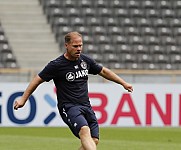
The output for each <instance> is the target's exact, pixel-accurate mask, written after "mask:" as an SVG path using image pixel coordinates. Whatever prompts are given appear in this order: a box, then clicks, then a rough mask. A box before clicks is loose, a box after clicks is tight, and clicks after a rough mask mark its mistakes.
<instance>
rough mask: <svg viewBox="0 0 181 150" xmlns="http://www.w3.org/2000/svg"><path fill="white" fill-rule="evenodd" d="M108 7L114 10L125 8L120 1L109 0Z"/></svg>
mask: <svg viewBox="0 0 181 150" xmlns="http://www.w3.org/2000/svg"><path fill="white" fill-rule="evenodd" d="M109 5H110V7H111V8H112V9H115V8H124V7H125V2H124V1H120V0H111V1H109Z"/></svg>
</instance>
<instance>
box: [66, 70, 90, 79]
mask: <svg viewBox="0 0 181 150" xmlns="http://www.w3.org/2000/svg"><path fill="white" fill-rule="evenodd" d="M85 76H88V70H87V69H85V70H79V71H76V72H75V73H73V72H68V73H67V74H66V79H67V81H70V82H71V81H74V80H75V79H78V78H81V77H85Z"/></svg>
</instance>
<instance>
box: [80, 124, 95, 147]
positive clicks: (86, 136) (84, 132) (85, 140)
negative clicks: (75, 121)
mask: <svg viewBox="0 0 181 150" xmlns="http://www.w3.org/2000/svg"><path fill="white" fill-rule="evenodd" d="M79 137H80V140H81V144H82V148H83V149H84V150H96V144H95V142H94V140H93V139H92V137H91V134H90V128H89V127H88V126H83V127H81V129H80V132H79Z"/></svg>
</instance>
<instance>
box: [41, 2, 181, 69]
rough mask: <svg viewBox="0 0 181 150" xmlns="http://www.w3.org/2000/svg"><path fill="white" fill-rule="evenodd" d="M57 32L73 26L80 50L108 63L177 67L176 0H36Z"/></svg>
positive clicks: (180, 25)
mask: <svg viewBox="0 0 181 150" xmlns="http://www.w3.org/2000/svg"><path fill="white" fill-rule="evenodd" d="M40 4H41V5H42V7H43V10H44V13H45V15H46V16H47V20H48V22H49V23H50V25H51V27H52V31H53V32H54V34H55V35H56V40H57V42H58V43H59V46H60V50H62V49H63V41H62V36H63V35H64V34H65V33H66V32H67V31H72V30H76V31H79V32H81V33H82V34H83V35H84V50H85V51H84V52H85V53H89V54H90V55H91V56H92V57H93V58H95V59H96V60H97V61H98V62H100V63H102V64H104V65H106V66H109V67H110V68H112V69H114V68H115V69H158V70H160V69H163V70H164V69H167V70H171V69H180V67H179V65H178V64H179V63H180V60H181V59H180V58H181V50H180V47H181V42H180V36H181V21H180V20H179V17H180V16H181V11H180V8H181V2H180V1H179V0H172V1H170V0H160V1H157V0H145V1H140V0H139V1H138V0H111V1H110V0H96V1H89V0H77V1H76V2H75V1H74V0H61V1H60V0H40Z"/></svg>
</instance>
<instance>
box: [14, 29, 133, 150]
mask: <svg viewBox="0 0 181 150" xmlns="http://www.w3.org/2000/svg"><path fill="white" fill-rule="evenodd" d="M65 48H66V52H65V53H64V54H63V55H61V56H59V57H58V58H56V59H55V60H53V61H51V62H49V63H48V64H47V65H46V66H45V68H44V69H43V70H42V71H41V72H40V73H39V74H38V75H37V76H36V77H35V78H34V79H33V80H32V81H31V82H30V84H29V85H28V87H27V89H26V90H25V92H24V94H23V95H22V97H21V98H20V99H18V100H17V101H15V103H14V109H16V110H17V109H18V108H21V107H23V106H24V105H25V103H26V101H27V100H28V98H29V97H30V95H31V94H32V93H33V92H34V91H35V89H36V88H37V87H38V86H39V85H40V84H41V83H43V82H44V81H46V82H48V81H50V80H53V81H54V84H55V86H56V89H57V101H58V110H59V113H60V115H61V117H62V119H63V121H64V122H65V123H66V124H67V125H68V126H69V128H70V130H71V131H72V133H73V134H74V135H75V136H76V137H78V138H79V139H80V141H81V147H80V148H79V150H96V145H97V144H98V142H99V126H98V122H97V119H96V116H95V113H94V111H93V110H92V107H91V105H90V100H89V97H88V74H94V75H96V74H99V75H100V76H102V77H104V78H106V79H108V80H110V81H113V82H115V83H117V84H120V85H122V86H123V87H124V88H125V89H126V90H127V91H128V92H132V91H133V87H132V85H130V84H129V83H127V82H125V81H124V80H123V79H122V78H120V77H119V76H118V75H116V74H115V73H114V72H112V71H111V70H109V69H108V68H106V67H102V66H101V65H99V64H97V63H96V62H95V61H94V60H93V59H92V58H90V57H88V56H86V55H84V54H82V48H83V40H82V35H81V34H79V33H78V32H70V33H68V34H66V35H65Z"/></svg>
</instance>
